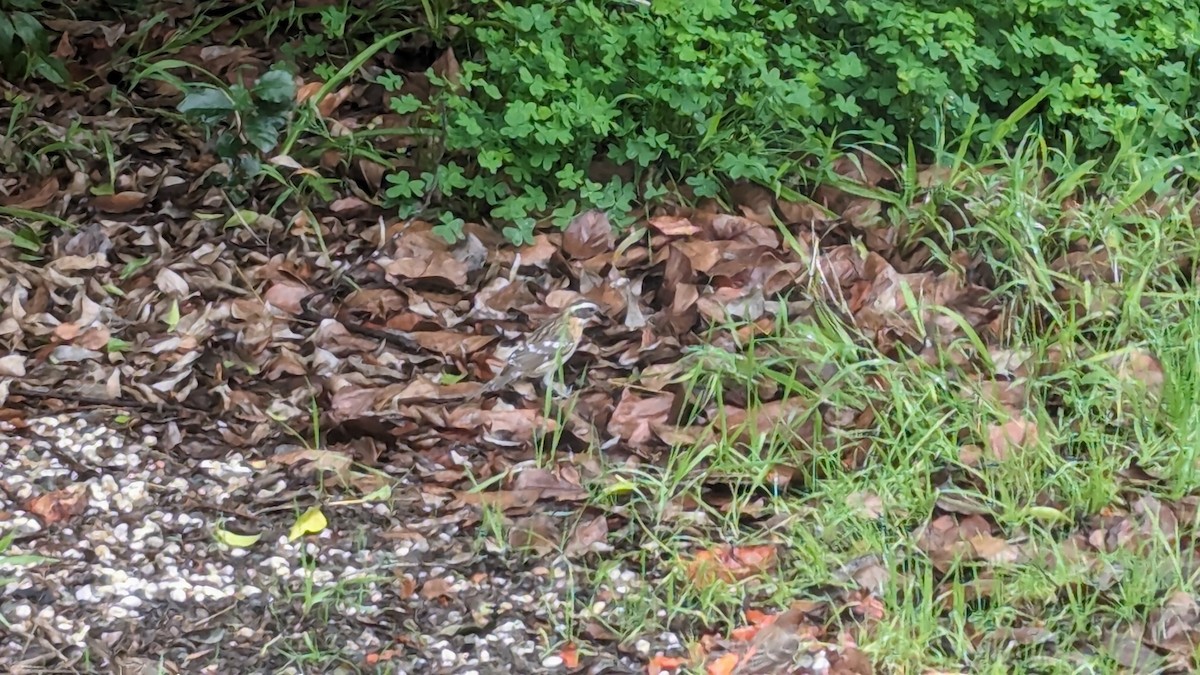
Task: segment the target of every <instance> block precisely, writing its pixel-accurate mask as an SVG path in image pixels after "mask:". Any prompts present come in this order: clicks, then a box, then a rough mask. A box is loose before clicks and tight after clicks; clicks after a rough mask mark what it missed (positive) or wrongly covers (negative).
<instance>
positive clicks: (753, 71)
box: [389, 0, 1200, 241]
mask: <svg viewBox="0 0 1200 675" xmlns="http://www.w3.org/2000/svg"><path fill="white" fill-rule="evenodd" d="M474 3H475V7H474V9H473V13H472V14H470V15H458V16H456V17H453V20H454V21H456V22H457V23H458V24H459V25H460V26H461V27H462V29H463V33H462V36H463V37H464V38H465V50H464V49H463V48H461V47H460V59H462V61H463V63H462V75H461V81H460V85H461V86H460V88H458V89H452V88H449V87H447V89H446V90H445V92H444V93H443V95H442V97H441V99H440V100H439V101H438V102H437V105H438V106H439V108H438V110H444V115H445V116H444V119H440V120H439V123H444V125H445V128H446V132H447V137H446V151H447V154H448V156H449V157H450V158H452V159H453V160H454V161H452V162H449V163H447V164H445V165H444V166H442V167H440V168H437V169H436V170H435V169H432V168H431V170H430V172H429V173H425V174H423V175H420V176H413V175H410V174H408V173H400V174H396V175H394V176H391V177H389V184H390V186H391V191H390V193H389V194H390V195H391V196H392V197H393V198H395V199H404V198H408V197H412V196H415V195H418V194H421V193H422V192H423V191H426V190H430V189H436V190H437V191H439V192H440V193H441V194H443V195H447V196H451V195H456V196H461V197H466V198H469V199H473V200H481V201H482V202H484V203H486V204H489V205H490V206H491V207H492V216H493V217H495V218H497V219H499V220H502V221H505V222H507V223H508V224H509V227H508V229H507V230H506V233H507V234H508V236H509V238H510V239H513V240H514V241H524V240H527V239H528V237H529V234H530V232H531V230H532V227H533V224H534V222H535V221H534V218H535V217H537V216H539V215H541V214H544V213H545V211H546V209H547V208H548V207H549V206H550V205H551V204H554V203H556V201H555V200H556V198H557V197H559V196H560V195H562V194H564V193H566V194H571V195H574V196H575V197H576V200H575V201H573V202H571V203H568V205H567V206H566V207H565V208H563V209H561V210H560V211H559V212H558V213H557V216H558V219H559V220H560V221H565V219H566V218H569V217H570V215H572V214H573V212H574V211H576V210H578V209H582V208H586V207H592V206H598V207H602V208H603V207H609V208H611V209H614V210H619V209H620V207H622V206H624V205H627V204H628V203H630V202H631V201H632V200H633V199H634V198H635V197H636V196H637V194H636V192H635V189H634V187H633V186H632V185H629V184H626V183H621V182H619V181H613V182H606V183H598V182H595V181H592V180H590V179H589V178H588V169H589V167H591V166H592V165H593V162H595V161H596V160H603V159H607V160H613V161H615V162H618V163H627V164H630V165H632V166H633V167H634V168H635V169H639V170H644V169H647V168H649V167H652V166H654V167H657V168H660V169H667V170H669V171H670V172H671V173H672V174H674V175H675V176H677V177H682V178H686V180H687V182H688V183H689V184H690V186H691V187H692V188H693V189H694V190H695V192H696V193H697V194H700V195H705V194H712V193H714V192H715V191H716V189H717V184H718V180H724V179H741V178H744V179H750V180H757V181H764V182H774V181H775V180H777V179H778V177H780V176H786V175H787V174H788V173H789V170H790V169H791V168H792V167H793V166H794V165H793V162H794V161H795V160H796V159H797V158H798V157H799V156H800V155H801V154H803V153H804V152H806V151H809V150H814V149H819V148H820V147H823V146H821V143H823V141H822V140H821V139H822V138H824V137H826V136H827V135H828V134H832V133H837V132H844V131H847V130H852V131H854V132H855V133H856V134H857V136H858V137H859V138H860V139H862V140H866V141H878V142H883V143H898V142H903V141H904V140H906V139H908V138H912V139H913V140H914V141H916V142H917V143H918V144H924V145H936V144H938V142H939V139H945V138H953V137H956V136H958V135H960V134H963V133H966V132H968V131H970V132H972V133H978V138H980V139H982V140H986V139H987V138H988V135H989V134H990V133H992V132H993V130H994V129H996V128H997V124H998V122H999V121H1001V120H1003V119H1004V118H1006V117H1007V116H1008V115H1009V114H1010V113H1012V112H1013V111H1014V110H1015V109H1016V108H1017V107H1018V106H1019V105H1020V104H1021V103H1022V102H1024V101H1026V100H1027V99H1029V98H1030V97H1032V96H1033V95H1034V94H1035V93H1037V92H1039V91H1042V90H1047V91H1048V95H1047V96H1046V97H1045V99H1044V100H1043V101H1042V102H1041V103H1040V104H1039V106H1038V107H1037V109H1036V111H1035V112H1036V113H1037V115H1036V116H1035V117H1034V118H1033V119H1040V120H1041V121H1042V123H1043V124H1045V125H1046V129H1047V131H1048V132H1055V133H1058V132H1066V131H1069V132H1071V133H1072V134H1073V135H1074V136H1075V137H1076V138H1077V139H1078V140H1080V141H1082V144H1081V145H1082V146H1084V147H1086V148H1091V149H1095V148H1101V147H1103V146H1105V145H1106V144H1108V143H1110V142H1111V141H1112V140H1113V138H1114V137H1120V138H1121V139H1122V140H1125V141H1129V140H1135V141H1145V142H1146V143H1148V144H1149V145H1151V146H1152V147H1151V150H1153V149H1156V148H1161V147H1164V146H1172V145H1176V146H1177V145H1179V144H1181V143H1184V142H1186V141H1189V140H1191V139H1192V137H1193V133H1194V126H1193V125H1194V123H1195V120H1196V115H1197V106H1198V102H1200V97H1198V96H1196V95H1194V94H1193V92H1192V88H1193V86H1194V85H1195V84H1196V83H1197V81H1198V80H1197V75H1198V72H1200V70H1198V68H1197V61H1196V56H1197V46H1198V44H1200V4H1197V3H1195V2H1193V1H1192V0H1017V1H1016V2H998V1H997V0H869V1H868V0H844V1H842V2H832V1H831V0H803V1H800V2H783V1H781V0H743V1H739V2H736V3H735V2H734V1H733V0H653V1H652V2H651V3H647V4H642V3H639V2H637V1H636V0H628V1H627V2H613V1H611V0H610V1H605V0H572V1H571V2H536V1H535V2H507V1H504V0H474ZM1133 135H1137V136H1136V137H1133V138H1131V136H1133ZM641 187H642V188H643V189H644V188H645V187H646V184H643V185H642V186H641ZM649 187H650V189H655V186H654V185H649ZM643 196H645V195H643Z"/></svg>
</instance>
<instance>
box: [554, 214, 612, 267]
mask: <svg viewBox="0 0 1200 675" xmlns="http://www.w3.org/2000/svg"><path fill="white" fill-rule="evenodd" d="M614 242H615V236H614V234H613V227H612V223H610V222H609V221H608V215H607V214H606V213H604V212H603V211H598V210H595V209H593V210H591V211H584V212H583V213H581V214H579V215H577V216H575V218H574V219H572V220H571V223H570V224H569V225H567V229H566V231H565V232H563V243H562V247H563V251H565V252H566V253H567V255H568V256H570V257H572V258H574V259H576V260H582V259H586V258H592V257H594V256H597V255H600V254H601V253H607V252H608V251H611V250H612V247H613V244H614Z"/></svg>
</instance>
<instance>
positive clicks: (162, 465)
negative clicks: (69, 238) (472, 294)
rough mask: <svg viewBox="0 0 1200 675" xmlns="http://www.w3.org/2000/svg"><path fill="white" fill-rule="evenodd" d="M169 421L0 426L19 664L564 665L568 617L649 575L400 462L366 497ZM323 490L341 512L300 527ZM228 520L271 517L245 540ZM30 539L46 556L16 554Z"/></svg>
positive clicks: (647, 649) (603, 656)
mask: <svg viewBox="0 0 1200 675" xmlns="http://www.w3.org/2000/svg"><path fill="white" fill-rule="evenodd" d="M157 438H158V436H156V435H155V434H153V433H132V432H130V431H129V430H127V429H122V428H117V427H116V425H111V424H108V423H106V420H105V418H104V417H103V416H98V415H90V416H84V415H80V414H76V415H68V414H64V415H57V416H49V417H41V418H38V419H34V420H30V421H29V422H28V424H26V425H23V428H17V427H14V426H13V425H11V424H8V425H7V426H5V427H3V428H0V531H6V532H11V533H13V535H14V539H13V542H12V543H11V545H10V547H9V549H8V550H7V551H4V552H2V553H0V580H3V579H8V582H7V583H5V584H3V585H2V586H0V617H2V618H3V621H4V622H6V623H7V629H6V630H4V631H0V664H8V668H9V672H20V670H19V669H21V668H24V669H27V670H26V671H27V672H36V670H37V669H51V668H57V669H60V670H70V669H74V670H75V671H77V672H107V671H109V670H111V669H113V668H118V667H119V668H124V669H126V670H123V671H121V672H126V671H127V672H138V671H137V669H138V668H148V669H149V670H146V671H145V672H197V673H228V672H245V673H289V672H291V673H308V672H347V673H349V672H361V671H367V670H370V671H371V672H396V673H480V674H482V673H501V672H504V673H512V672H517V673H543V672H544V673H558V672H568V668H567V664H566V663H564V658H563V655H562V653H561V648H562V645H563V643H564V642H565V641H567V640H568V638H569V636H567V635H564V634H563V631H564V630H565V629H564V627H565V626H568V625H571V624H572V623H577V622H578V621H580V620H585V621H586V620H598V621H604V620H607V619H610V618H611V619H619V618H620V616H619V612H621V611H624V607H622V606H621V605H620V603H619V602H616V600H619V598H620V597H621V596H622V595H623V594H627V593H641V592H648V590H647V589H646V588H644V587H643V585H642V582H641V580H640V579H638V577H637V575H636V574H635V573H633V572H632V571H629V570H620V569H614V570H613V572H612V574H610V575H609V577H608V578H607V579H604V580H602V583H601V584H599V586H598V587H597V588H596V589H581V588H577V587H575V584H577V583H579V579H581V578H586V575H585V574H583V573H581V572H576V573H573V572H572V571H571V570H570V569H569V565H570V563H569V562H568V561H566V560H565V559H561V558H558V559H544V560H525V561H518V560H513V559H512V558H511V556H510V557H507V558H506V557H504V556H501V555H498V554H495V553H491V552H489V551H488V550H486V549H487V547H486V546H481V545H480V538H479V536H478V533H477V532H475V531H474V530H473V528H471V527H464V523H468V524H469V522H473V520H474V519H473V518H468V514H467V513H466V511H464V510H460V511H459V512H443V511H442V510H441V505H440V504H439V503H438V502H436V501H433V503H429V501H427V500H426V499H425V498H424V496H423V495H422V493H421V490H420V486H419V485H414V484H410V483H408V482H407V481H406V479H405V478H403V477H401V478H398V479H397V481H396V484H395V487H394V488H393V494H394V495H395V498H394V499H392V500H391V501H390V502H389V503H370V502H364V501H362V500H357V501H358V503H355V501H356V500H353V499H349V498H348V497H350V496H351V495H339V494H336V493H331V492H329V488H328V486H325V491H324V492H321V491H318V490H316V489H314V481H313V480H312V479H311V477H305V478H301V477H298V476H296V475H294V474H289V473H287V472H285V471H282V470H279V469H277V468H272V467H273V465H271V464H270V463H268V462H265V461H264V460H263V459H262V458H257V457H248V456H243V455H240V454H238V453H230V454H228V455H227V456H225V457H223V458H221V459H203V460H190V459H187V458H180V457H178V456H177V455H178V454H179V453H178V452H175V453H172V452H163V451H161V450H159V448H158V445H159V444H158V443H157ZM397 473H398V474H400V475H403V472H400V471H398V472H397ZM318 494H320V495H321V498H320V500H318V499H317V497H316V495H318ZM339 500H341V501H339ZM322 502H324V504H322ZM331 504H332V505H331ZM310 506H321V507H322V511H323V512H324V513H325V514H326V515H327V516H328V519H329V525H328V527H326V528H325V529H324V530H322V531H321V532H319V533H317V534H311V535H307V536H305V537H302V538H299V539H296V540H295V541H291V540H289V537H288V531H289V529H290V528H291V527H292V525H293V523H295V521H296V518H297V516H298V514H299V513H301V512H303V510H304V509H306V508H308V507H310ZM218 529H224V530H227V531H231V532H238V533H243V534H251V533H256V534H259V535H261V537H260V539H259V540H258V541H257V542H256V543H254V544H253V545H251V546H248V547H245V548H240V547H231V546H229V545H227V544H226V543H223V542H222V541H220V540H219V539H218V537H216V536H215V535H214V532H216V531H217V530H218ZM23 555H38V556H45V557H47V558H50V560H48V561H45V562H42V563H40V564H35V565H13V564H10V563H4V562H2V561H3V560H5V557H6V556H7V557H8V559H9V560H11V559H12V558H13V557H15V556H23ZM613 612H617V613H618V615H616V616H610V614H611V613H613ZM568 619H570V620H568ZM0 627H2V626H0ZM576 640H577V641H578V638H576ZM664 650H665V652H669V653H676V654H679V653H682V652H683V648H682V646H681V645H680V644H679V641H678V639H677V638H675V636H674V635H672V634H665V635H661V636H655V637H653V638H652V639H650V638H648V639H646V640H641V641H639V642H638V643H637V644H636V645H630V646H629V648H628V649H626V650H624V651H623V652H618V650H616V649H615V648H614V647H612V646H611V645H610V646H607V647H604V646H600V647H595V646H593V647H592V648H590V649H589V650H588V658H587V659H586V661H585V666H586V668H585V669H584V670H585V672H597V673H600V672H611V673H621V672H630V673H632V672H643V671H644V668H645V666H644V659H645V658H647V657H648V656H650V655H652V654H654V653H664ZM582 651H583V650H581V652H582ZM592 652H598V654H597V655H594V656H593V655H592V654H591V653H592ZM130 668H133V670H129V669H130ZM160 669H161V670H160ZM580 670H581V669H580V668H577V669H575V670H574V671H572V672H580Z"/></svg>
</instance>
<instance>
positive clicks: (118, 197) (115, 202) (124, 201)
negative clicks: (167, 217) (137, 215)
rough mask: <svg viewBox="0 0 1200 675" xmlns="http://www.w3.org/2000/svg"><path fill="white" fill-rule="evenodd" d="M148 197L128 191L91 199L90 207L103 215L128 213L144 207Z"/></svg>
mask: <svg viewBox="0 0 1200 675" xmlns="http://www.w3.org/2000/svg"><path fill="white" fill-rule="evenodd" d="M149 199H150V196H149V195H147V194H146V193H144V192H136V191H133V190H128V191H125V192H118V193H116V194H113V195H100V196H99V197H92V206H94V207H96V209H97V210H98V211H103V212H104V213H129V212H130V211H132V210H134V209H140V208H142V207H143V206H145V205H146V202H147V201H149Z"/></svg>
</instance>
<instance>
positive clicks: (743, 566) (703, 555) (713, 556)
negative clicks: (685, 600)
mask: <svg viewBox="0 0 1200 675" xmlns="http://www.w3.org/2000/svg"><path fill="white" fill-rule="evenodd" d="M777 559H778V553H777V551H776V550H775V547H774V546H773V545H770V544H764V545H762V546H716V547H714V548H711V549H709V550H707V551H700V552H699V553H697V554H696V557H695V558H693V559H692V561H691V562H690V563H688V578H690V579H691V580H692V581H693V582H694V583H696V584H697V585H698V586H708V585H711V584H713V583H715V582H717V581H722V582H724V583H733V582H735V581H743V580H745V579H748V578H750V577H752V576H755V575H758V574H762V573H764V572H767V571H769V570H770V569H772V568H773V567H774V566H775V564H776V562H777Z"/></svg>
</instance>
